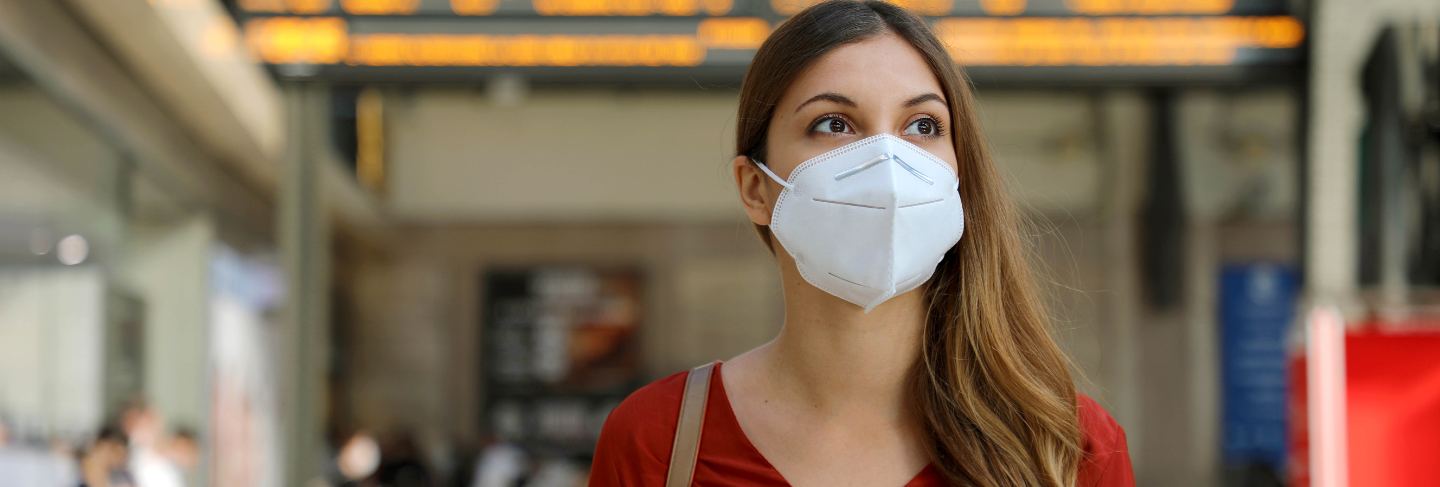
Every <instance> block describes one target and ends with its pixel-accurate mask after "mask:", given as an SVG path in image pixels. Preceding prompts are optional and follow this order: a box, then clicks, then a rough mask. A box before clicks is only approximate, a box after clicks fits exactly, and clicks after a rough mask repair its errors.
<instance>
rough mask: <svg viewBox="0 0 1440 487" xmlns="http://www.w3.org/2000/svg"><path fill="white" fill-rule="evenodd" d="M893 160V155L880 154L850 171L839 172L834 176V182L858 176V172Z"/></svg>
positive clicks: (887, 153)
mask: <svg viewBox="0 0 1440 487" xmlns="http://www.w3.org/2000/svg"><path fill="white" fill-rule="evenodd" d="M894 158H895V156H894V155H891V154H890V153H889V152H886V153H884V154H880V155H878V156H875V158H874V159H870V160H868V161H865V162H863V163H861V164H860V165H858V166H855V167H852V168H850V169H846V170H844V171H841V172H840V174H836V175H835V180H836V181H839V180H841V179H845V178H848V177H850V176H854V175H856V174H859V173H860V171H864V170H866V169H870V168H872V167H875V165H876V164H879V163H882V162H885V161H888V160H891V159H894Z"/></svg>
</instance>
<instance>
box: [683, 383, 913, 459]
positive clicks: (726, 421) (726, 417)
mask: <svg viewBox="0 0 1440 487" xmlns="http://www.w3.org/2000/svg"><path fill="white" fill-rule="evenodd" d="M722 365H725V362H724V361H723V360H716V361H715V372H714V377H713V379H712V380H714V382H715V383H716V384H715V389H717V390H716V391H715V392H716V396H718V399H719V400H720V404H718V406H720V409H722V411H720V417H719V418H717V419H719V420H720V421H722V422H723V424H722V425H721V426H722V427H725V428H729V429H731V430H733V431H735V433H736V435H735V436H736V437H737V438H740V442H741V443H744V444H745V445H744V446H745V451H747V452H749V453H750V455H751V456H753V457H755V460H757V461H759V462H760V463H761V464H763V465H764V466H765V469H767V470H769V471H770V472H771V473H773V474H775V477H776V478H778V479H780V480H782V481H784V482H785V484H786V485H793V484H791V483H790V481H789V480H786V479H785V476H784V475H782V474H781V473H780V470H779V469H777V468H775V465H774V464H772V463H770V459H768V458H765V454H764V453H761V452H760V449H759V448H756V447H755V443H752V442H751V441H750V437H749V436H748V435H746V434H745V428H741V427H740V418H739V417H736V416H735V409H734V407H732V406H731V405H730V394H728V393H727V392H725V380H724V379H723V378H722V377H723V374H722V372H721V370H720V369H722V368H723V367H721V366H722ZM934 469H935V464H934V463H933V462H931V463H926V464H925V468H922V469H920V472H919V473H916V474H915V475H914V476H913V477H911V478H910V480H909V481H907V482H905V485H904V486H902V487H909V486H911V485H915V482H916V481H917V480H921V479H923V478H925V477H926V476H927V475H931V470H934Z"/></svg>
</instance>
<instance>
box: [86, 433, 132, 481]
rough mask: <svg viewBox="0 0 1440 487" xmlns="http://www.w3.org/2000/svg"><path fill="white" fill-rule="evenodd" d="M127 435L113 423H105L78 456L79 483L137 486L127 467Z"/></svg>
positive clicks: (128, 450)
mask: <svg viewBox="0 0 1440 487" xmlns="http://www.w3.org/2000/svg"><path fill="white" fill-rule="evenodd" d="M129 456H130V446H129V439H128V438H126V436H125V432H124V431H123V430H122V429H121V428H119V427H115V426H106V427H104V428H101V429H100V432H99V433H98V434H96V435H95V441H93V442H92V443H91V444H90V447H89V448H86V449H85V451H84V452H83V453H82V454H81V456H80V475H81V478H82V480H83V483H82V484H81V485H82V487H138V486H139V484H137V483H136V482H135V477H134V476H133V475H132V474H131V472H130V470H129V463H130V458H129Z"/></svg>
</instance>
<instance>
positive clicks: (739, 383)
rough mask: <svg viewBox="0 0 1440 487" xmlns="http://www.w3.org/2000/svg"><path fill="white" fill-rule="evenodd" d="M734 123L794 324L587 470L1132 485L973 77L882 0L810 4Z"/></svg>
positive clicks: (616, 419) (1115, 428)
mask: <svg viewBox="0 0 1440 487" xmlns="http://www.w3.org/2000/svg"><path fill="white" fill-rule="evenodd" d="M737 122H738V129H737V131H736V138H737V144H736V153H737V154H738V155H737V156H736V157H735V159H734V161H733V172H734V176H735V181H736V183H737V187H738V189H739V195H740V201H741V204H742V205H743V207H744V210H745V213H746V214H747V215H748V216H749V218H750V220H751V222H753V223H754V224H755V226H756V229H757V230H758V231H759V233H760V236H761V239H762V240H763V241H764V242H765V243H766V245H767V246H769V247H770V249H771V251H772V252H773V253H774V255H775V257H776V261H777V264H778V265H779V268H780V273H781V282H782V285H783V289H784V293H785V323H784V326H783V327H782V329H781V331H780V333H779V335H778V336H777V337H776V338H775V339H774V340H773V341H771V342H769V343H766V344H764V345H761V346H760V347H758V348H756V349H754V350H751V351H749V352H746V353H744V354H742V355H740V356H738V357H735V358H733V359H730V360H728V361H725V362H723V363H716V364H712V365H711V366H703V367H700V368H697V369H696V370H695V371H692V372H689V373H686V372H681V373H678V374H675V375H671V376H669V377H666V378H664V379H661V380H659V381H656V382H655V383H652V384H650V385H648V386H646V387H644V388H642V389H640V390H639V391H636V392H635V393H634V394H632V395H631V396H630V397H629V398H627V399H626V400H625V401H624V402H623V403H622V404H621V405H620V406H619V407H617V408H616V409H615V411H613V412H612V413H611V414H610V417H609V419H608V420H607V421H606V423H605V426H604V429H603V431H602V432H601V435H600V441H599V445H598V446H597V448H596V451H595V457H594V463H593V466H592V471H591V477H590V482H591V485H593V486H619V485H624V486H630V485H647V486H648V485H689V484H691V483H694V484H699V485H787V484H795V485H822V486H831V485H862V486H885V485H895V486H899V485H909V486H934V485H980V486H1042V485H1043V486H1071V485H1082V486H1092V485H1106V486H1110V485H1133V483H1134V481H1133V479H1132V474H1131V469H1130V460H1129V454H1128V452H1127V450H1126V446H1125V437H1124V433H1123V431H1122V430H1121V429H1120V426H1119V425H1117V424H1116V423H1115V422H1114V420H1112V419H1111V418H1110V416H1109V415H1108V414H1106V412H1105V411H1104V410H1102V409H1101V408H1100V407H1099V406H1097V405H1096V404H1095V402H1094V401H1092V400H1090V399H1089V398H1087V397H1085V396H1083V395H1077V394H1076V392H1075V386H1074V383H1073V381H1072V378H1071V376H1070V372H1069V368H1068V367H1069V364H1068V361H1067V359H1066V358H1065V356H1064V355H1063V354H1062V352H1061V351H1060V349H1059V348H1058V347H1057V346H1056V344H1055V342H1054V341H1053V339H1052V338H1051V336H1050V334H1049V331H1048V325H1049V323H1048V322H1047V318H1046V316H1045V315H1044V312H1043V311H1042V309H1041V304H1040V302H1039V298H1038V297H1037V292H1036V290H1035V289H1034V288H1033V285H1032V284H1031V282H1030V280H1029V278H1028V277H1027V273H1028V269H1027V265H1026V263H1025V258H1024V255H1023V253H1022V251H1021V247H1022V243H1021V239H1020V237H1019V235H1018V231H1017V226H1018V223H1017V217H1016V216H1015V214H1014V210H1012V209H1011V205H1010V202H1009V201H1008V197H1007V196H1006V192H1005V191H1004V189H1003V188H1002V186H1001V178H1000V176H999V175H998V174H997V172H996V169H995V167H994V164H993V163H992V162H991V160H990V157H989V155H988V154H987V151H986V148H985V145H984V142H983V140H982V138H981V136H980V130H979V126H978V122H977V121H976V116H975V111H974V108H973V102H972V100H971V94H970V91H969V89H968V85H967V82H966V81H965V80H964V78H963V77H962V75H961V74H960V72H959V70H958V69H957V67H956V66H955V65H954V63H953V61H952V60H951V59H950V57H949V56H948V54H947V53H946V51H945V49H944V47H943V46H942V45H941V44H940V43H939V41H938V40H937V39H936V38H935V36H934V34H932V33H931V32H930V30H929V28H928V27H927V26H926V25H925V24H924V23H923V21H922V20H919V19H917V18H916V17H914V16H912V15H911V14H909V13H907V12H905V11H903V10H901V9H899V8H897V7H895V6H892V5H890V4H887V3H883V2H878V1H865V2H855V1H832V2H825V3H820V4H818V5H816V6H814V7H811V8H809V9H807V10H805V11H803V12H801V13H800V14H798V15H796V16H795V17H793V18H791V19H790V20H789V21H787V22H785V23H784V24H783V25H781V26H780V27H779V28H778V29H776V31H775V32H774V33H772V34H771V35H770V37H769V39H767V40H766V41H765V43H764V44H763V45H762V46H761V47H760V49H759V51H758V52H757V53H756V55H755V60H754V62H753V64H751V66H750V70H749V72H748V73H747V75H746V77H745V82H744V85H743V87H742V88H741V91H740V112H739V116H738V117H737ZM962 237H963V238H962ZM776 243H779V245H776ZM722 371H723V373H722ZM682 397H683V399H682ZM682 409H683V412H682Z"/></svg>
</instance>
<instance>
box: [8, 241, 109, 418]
mask: <svg viewBox="0 0 1440 487" xmlns="http://www.w3.org/2000/svg"><path fill="white" fill-rule="evenodd" d="M104 302H105V287H104V280H103V274H102V272H101V270H100V269H99V268H97V267H95V266H82V267H75V268H60V267H58V266H56V267H51V268H19V269H16V268H3V269H0V414H5V415H8V416H10V417H11V418H13V419H14V420H15V421H16V423H17V424H18V425H19V426H20V428H19V429H20V433H22V434H27V435H28V434H34V435H44V436H49V435H58V436H59V437H61V438H78V437H80V436H81V435H84V434H88V433H90V432H92V431H94V429H95V428H97V427H99V426H100V424H101V422H102V421H104V420H105V418H104V417H103V415H104V411H103V390H104V389H103V388H104V370H103V369H102V364H103V362H102V360H103V348H102V345H103V342H104V321H105V314H104V312H105V310H104Z"/></svg>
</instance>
